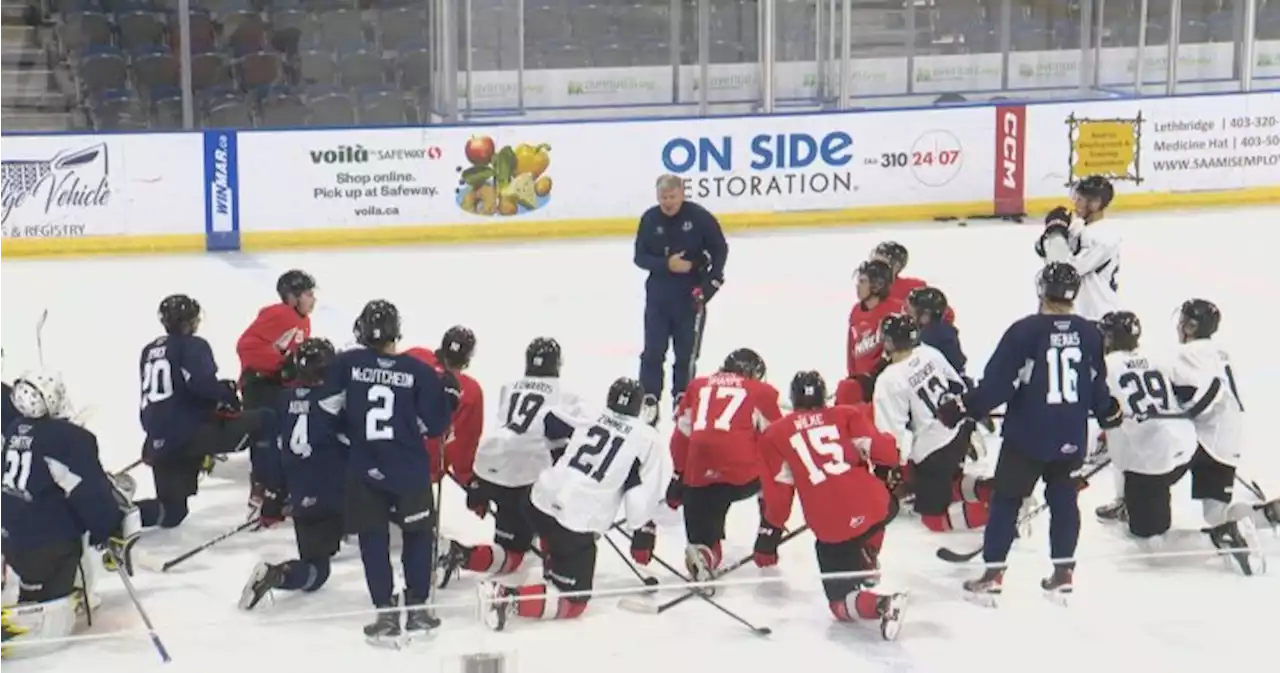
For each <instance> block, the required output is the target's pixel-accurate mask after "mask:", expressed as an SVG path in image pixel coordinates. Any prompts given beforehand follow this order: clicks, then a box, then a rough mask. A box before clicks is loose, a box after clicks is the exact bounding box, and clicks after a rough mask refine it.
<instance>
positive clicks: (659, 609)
mask: <svg viewBox="0 0 1280 673" xmlns="http://www.w3.org/2000/svg"><path fill="white" fill-rule="evenodd" d="M807 530H809V525H808V524H805V525H803V526H801V527H799V528H797V529H795V530H793V531H791V532H789V533H787V534H786V535H784V536H782V539H781V540H780V541H779V542H778V546H782V545H783V544H786V543H787V541H789V540H791V539H792V538H794V537H796V536H797V535H799V534H801V533H803V532H805V531H807ZM622 534H623V535H624V536H625V535H626V531H623V533H622ZM628 537H630V536H628ZM754 558H755V554H754V553H753V554H751V555H750V556H746V557H744V558H742V559H741V560H739V561H738V562H736V563H734V564H733V565H730V566H728V567H726V568H725V569H724V570H721V571H720V572H719V573H718V574H717V575H716V577H717V578H720V577H724V576H725V575H728V574H729V573H731V572H733V571H735V570H737V569H738V568H741V567H742V566H744V565H746V564H748V563H750V562H751V561H752V559H754ZM653 559H654V560H655V561H657V562H658V563H659V564H660V565H661V566H662V567H664V568H666V569H667V570H669V571H670V572H671V573H672V574H673V575H675V576H676V577H679V578H680V579H682V580H684V581H686V582H691V580H690V579H689V578H688V577H686V576H685V575H684V574H683V573H681V572H680V571H678V570H676V569H675V568H673V567H672V566H671V564H669V563H667V562H666V561H664V560H662V558H661V557H658V556H654V557H653ZM695 596H696V597H698V598H701V599H702V600H704V601H706V602H707V603H708V604H710V605H711V606H712V607H714V608H715V609H717V610H719V611H720V612H723V613H724V614H726V615H728V616H729V617H730V618H732V619H733V620H734V621H736V622H738V623H739V624H742V625H743V626H745V627H747V628H748V629H751V632H752V633H754V634H755V635H757V636H767V635H770V634H772V633H773V629H771V628H769V627H767V626H756V625H755V624H752V623H751V622H749V621H747V620H746V619H743V618H742V617H741V616H739V615H738V614H737V613H736V612H733V611H732V610H730V609H728V608H726V607H724V606H723V605H720V604H719V603H718V602H716V601H715V600H714V599H712V598H711V597H709V596H707V595H705V594H703V593H702V592H701V591H698V590H697V589H693V590H690V591H688V592H687V593H685V594H684V595H683V596H680V597H678V598H673V599H671V600H669V601H667V602H666V603H662V604H658V605H655V604H653V603H650V602H648V601H637V600H631V599H626V598H624V599H622V600H621V601H619V607H621V608H622V609H624V610H628V611H631V612H640V613H644V614H651V615H660V614H662V613H664V612H666V611H667V610H670V609H671V608H674V607H675V606H677V605H679V604H681V603H683V602H685V601H687V600H689V599H690V598H693V597H695Z"/></svg>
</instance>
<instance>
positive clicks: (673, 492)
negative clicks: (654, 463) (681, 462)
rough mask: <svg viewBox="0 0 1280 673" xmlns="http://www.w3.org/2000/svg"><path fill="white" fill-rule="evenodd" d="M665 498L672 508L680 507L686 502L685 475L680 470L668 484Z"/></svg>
mask: <svg viewBox="0 0 1280 673" xmlns="http://www.w3.org/2000/svg"><path fill="white" fill-rule="evenodd" d="M664 500H665V501H666V503H667V507H670V508H671V509H680V505H682V504H684V477H681V476H680V473H679V472H677V473H676V474H675V475H673V476H672V477H671V482H670V483H668V484H667V497H666V498H664Z"/></svg>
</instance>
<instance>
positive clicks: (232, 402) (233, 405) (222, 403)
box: [218, 379, 244, 417]
mask: <svg viewBox="0 0 1280 673" xmlns="http://www.w3.org/2000/svg"><path fill="white" fill-rule="evenodd" d="M218 385H219V386H221V387H222V391H221V394H219V395H218V415H219V416H223V417H227V416H235V415H237V414H239V413H240V412H241V411H242V410H243V409H244V405H243V404H242V403H241V402H240V388H239V387H238V386H237V385H236V382H235V381H232V380H231V379H222V380H220V381H218Z"/></svg>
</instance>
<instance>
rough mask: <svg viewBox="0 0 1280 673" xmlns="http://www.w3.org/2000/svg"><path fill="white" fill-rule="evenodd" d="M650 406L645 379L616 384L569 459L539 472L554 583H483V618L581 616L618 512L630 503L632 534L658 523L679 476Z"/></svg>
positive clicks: (535, 503)
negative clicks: (666, 493)
mask: <svg viewBox="0 0 1280 673" xmlns="http://www.w3.org/2000/svg"><path fill="white" fill-rule="evenodd" d="M643 408H644V389H643V388H642V387H641V385H640V382H639V381H636V380H635V379H629V378H621V379H618V380H617V381H614V382H613V385H612V386H610V387H609V395H608V398H607V409H606V410H605V411H604V412H602V413H601V414H600V415H599V416H598V417H596V418H595V420H594V421H592V422H589V423H586V424H584V425H583V426H582V427H579V428H578V429H577V430H575V431H574V433H573V436H572V437H571V438H570V439H569V445H568V447H567V448H566V450H565V454H564V456H562V457H561V458H560V460H558V461H556V463H555V465H553V466H552V467H551V468H550V469H547V470H546V471H544V472H543V473H542V474H540V475H538V480H537V482H535V483H534V485H533V490H532V491H531V493H530V501H531V503H532V508H531V514H532V517H533V527H534V530H535V531H537V533H538V536H539V537H540V538H541V539H542V541H543V545H544V550H545V552H546V555H545V556H544V557H543V578H544V579H545V580H546V582H545V583H543V584H526V585H524V586H509V585H505V584H498V583H496V582H482V583H481V584H480V586H479V589H478V595H479V598H480V615H481V618H482V619H483V621H484V623H485V625H487V626H488V627H489V628H492V629H494V630H498V631H500V630H502V629H503V628H505V627H506V625H507V621H508V620H509V619H510V617H511V616H512V615H517V616H520V617H527V618H530V619H572V618H575V617H578V616H580V615H581V614H582V613H583V611H584V610H586V609H587V602H588V601H589V600H590V595H589V593H588V592H590V591H591V589H592V585H593V582H594V578H595V571H596V539H597V538H599V537H600V536H601V535H603V534H605V533H606V532H608V531H609V529H610V527H611V526H612V525H613V517H614V515H615V513H616V512H617V511H618V509H619V508H620V507H621V506H622V505H623V504H624V503H625V505H626V526H627V529H628V530H630V531H637V530H640V529H641V528H643V527H644V526H645V525H646V524H647V523H648V522H649V521H650V520H652V518H653V514H654V510H655V509H656V508H657V505H658V503H659V501H660V499H661V498H662V493H663V489H664V488H665V486H666V483H667V479H669V478H670V476H671V461H670V458H669V456H668V454H667V452H666V451H663V450H662V449H661V448H660V447H659V446H658V434H657V432H656V431H655V430H654V429H653V428H652V427H650V426H649V425H648V424H647V423H645V422H643V421H642V420H641V419H640V418H639V416H640V413H641V410H642V409H643ZM562 592H563V593H565V594H569V595H562Z"/></svg>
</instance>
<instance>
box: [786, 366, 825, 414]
mask: <svg viewBox="0 0 1280 673" xmlns="http://www.w3.org/2000/svg"><path fill="white" fill-rule="evenodd" d="M826 405H827V382H826V381H825V380H823V378H822V374H819V373H818V372H816V371H807V372H796V375H795V376H794V377H792V378H791V408H793V409H795V410H796V411H806V410H809V409H821V408H823V407H825V406H826Z"/></svg>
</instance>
